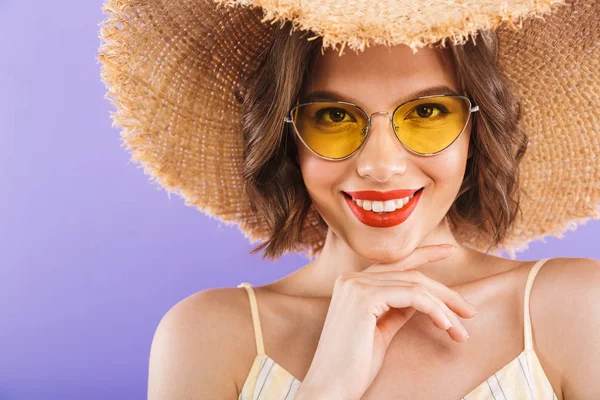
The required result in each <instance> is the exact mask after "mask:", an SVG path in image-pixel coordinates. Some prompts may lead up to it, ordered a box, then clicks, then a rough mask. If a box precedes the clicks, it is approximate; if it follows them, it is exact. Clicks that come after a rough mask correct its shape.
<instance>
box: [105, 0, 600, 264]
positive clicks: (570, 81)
mask: <svg viewBox="0 0 600 400" xmlns="http://www.w3.org/2000/svg"><path fill="white" fill-rule="evenodd" d="M396 10H400V11H396ZM104 12H105V13H106V14H107V16H108V17H107V19H106V20H105V21H104V22H103V23H102V26H101V32H100V35H101V38H102V40H103V44H102V46H101V48H100V54H99V60H100V62H101V63H102V79H103V81H104V82H105V84H106V86H107V88H108V93H107V97H108V98H110V99H111V100H112V102H113V104H114V105H115V107H116V112H115V113H113V115H112V117H113V120H114V124H115V125H117V126H119V127H121V128H122V130H121V137H122V141H123V144H124V146H125V147H127V149H128V150H129V151H131V160H132V161H134V162H139V163H140V164H141V165H142V166H143V167H144V171H145V173H146V174H148V175H149V176H151V179H153V180H155V181H156V182H157V183H158V184H159V185H160V186H161V187H163V188H164V189H165V190H167V191H168V192H169V193H171V192H172V193H176V194H178V195H180V196H181V197H182V198H183V199H184V200H185V204H186V205H189V206H194V207H196V208H198V209H199V210H200V211H202V212H204V213H206V214H208V215H211V216H214V217H217V218H219V219H220V220H221V221H224V222H226V223H232V224H238V226H239V229H240V230H241V231H242V232H243V233H244V234H245V235H246V237H248V238H249V239H250V240H251V241H253V242H254V241H258V240H264V239H266V238H267V237H268V234H269V231H268V228H267V225H266V223H265V221H264V220H263V219H262V218H261V217H260V216H259V215H256V214H254V213H253V212H252V211H251V210H250V206H249V201H248V198H247V196H246V194H245V191H244V189H243V187H244V185H243V181H242V175H241V168H242V161H243V139H242V136H241V120H240V111H241V105H240V102H239V101H238V97H239V94H240V93H243V91H244V87H243V84H244V82H245V80H246V77H247V76H249V74H250V72H251V71H252V70H253V68H256V63H255V60H256V59H257V55H258V54H260V52H261V51H262V50H264V49H265V48H266V46H267V45H268V43H269V41H270V38H271V35H272V33H273V32H274V31H275V29H280V27H279V25H280V24H279V23H273V22H275V21H286V20H290V21H292V22H293V24H294V27H295V29H301V30H309V31H312V32H314V33H315V34H317V35H319V36H320V37H322V39H323V47H324V48H329V47H335V48H337V49H339V50H342V51H343V50H344V47H345V48H346V49H350V50H356V51H361V50H364V48H365V46H368V45H375V44H386V45H396V44H406V45H409V46H410V47H411V48H413V50H415V51H416V50H417V49H418V48H420V47H423V46H426V45H429V44H431V43H436V42H438V41H440V40H442V39H444V38H448V40H451V41H452V42H453V43H455V44H460V43H464V41H465V40H467V39H468V38H469V36H475V35H476V31H477V30H478V29H494V30H495V31H496V33H497V37H498V43H499V48H498V51H499V53H498V62H499V65H500V67H501V69H502V70H503V71H504V72H505V73H506V75H507V76H508V77H509V78H510V79H511V80H512V82H513V83H514V85H515V89H516V90H517V92H518V95H519V96H520V99H521V103H522V124H523V128H524V130H525V132H526V134H527V135H528V137H529V139H530V146H529V148H528V149H527V152H526V154H525V156H524V158H523V160H522V162H521V165H520V172H519V173H520V180H521V187H522V190H523V195H522V197H521V209H522V214H520V215H519V216H518V217H517V220H516V222H515V224H514V226H513V228H512V230H511V231H510V233H509V235H508V237H507V239H506V240H505V241H504V242H503V243H502V248H503V249H504V250H505V251H507V252H508V253H509V254H511V255H512V256H514V255H515V252H516V251H520V250H523V249H526V248H527V243H528V242H530V241H532V240H534V239H539V238H543V237H544V236H546V235H552V236H557V237H561V236H562V235H563V233H564V232H565V231H567V230H568V229H575V227H576V226H577V225H578V224H579V223H582V222H585V221H587V220H588V219H590V218H600V132H599V131H600V112H598V110H599V109H600V72H599V71H600V29H599V28H600V27H599V25H600V23H599V21H600V2H598V1H597V0H578V1H568V2H563V1H536V2H531V1H529V0H520V1H511V2H497V1H496V0H485V1H484V0H477V1H440V2H433V3H428V4H427V5H425V4H424V3H421V2H415V1H413V0H394V1H391V0H388V1H377V2H374V1H336V2H320V1H318V0H317V1H311V0H289V1H285V2H282V1H274V0H272V1H268V0H265V1H260V0H256V1H248V0H233V1H223V2H222V4H220V3H216V2H214V1H210V0H144V1H139V0H107V1H106V3H105V5H104ZM475 38H476V37H475ZM325 234H326V231H325V229H324V228H323V226H322V224H320V223H319V217H318V213H317V211H316V209H315V208H314V207H312V206H311V209H310V211H309V215H308V218H307V219H306V220H305V224H304V229H303V230H302V236H301V240H300V243H298V247H297V251H300V252H305V253H306V254H308V255H309V256H311V255H313V254H314V253H315V252H316V251H318V250H319V249H320V248H321V247H322V245H323V243H324V239H325ZM454 234H455V236H456V238H457V240H459V241H460V242H461V243H463V244H465V245H468V246H470V247H473V248H476V249H480V250H483V249H486V248H487V247H488V245H489V243H488V242H489V238H485V237H483V236H473V235H472V233H470V232H469V233H467V232H461V231H457V232H454Z"/></svg>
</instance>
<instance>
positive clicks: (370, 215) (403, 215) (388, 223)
mask: <svg viewBox="0 0 600 400" xmlns="http://www.w3.org/2000/svg"><path fill="white" fill-rule="evenodd" d="M415 192H418V193H416V194H415V195H414V196H413V197H412V198H411V199H410V200H409V201H408V203H406V204H405V205H404V207H402V208H400V209H397V210H396V211H392V212H388V213H385V214H377V213H375V212H373V211H367V210H365V209H364V208H362V207H360V206H359V205H358V204H356V202H355V201H354V200H352V198H351V197H350V196H347V195H344V199H345V200H346V203H347V204H348V207H350V210H351V211H352V213H353V214H354V215H355V216H356V218H358V220H359V221H360V222H362V223H363V224H365V225H368V226H372V227H375V228H389V227H392V226H396V225H400V224H401V223H403V222H404V221H406V220H407V219H408V217H410V215H411V214H412V212H413V210H414V209H415V208H416V207H417V204H418V203H419V200H420V199H421V195H422V194H423V190H417V191H415V190H404V191H402V190H400V191H391V192H372V191H363V192H349V193H348V194H350V193H354V194H356V193H358V195H357V196H358V197H357V199H358V200H375V201H385V200H392V199H397V198H402V197H408V196H410V195H411V194H412V193H415ZM365 193H368V194H365ZM389 193H393V196H391V195H389ZM398 193H401V194H400V195H398ZM406 193H408V194H406ZM361 194H362V195H363V196H366V197H360V196H361ZM369 196H370V197H369ZM374 196H379V199H375V197H374Z"/></svg>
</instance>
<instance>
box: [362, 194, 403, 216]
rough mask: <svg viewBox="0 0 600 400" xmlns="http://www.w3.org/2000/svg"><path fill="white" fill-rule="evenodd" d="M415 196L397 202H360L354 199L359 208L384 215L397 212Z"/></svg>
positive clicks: (396, 200)
mask: <svg viewBox="0 0 600 400" xmlns="http://www.w3.org/2000/svg"><path fill="white" fill-rule="evenodd" d="M413 196H414V194H412V195H411V196H409V197H405V198H403V199H395V200H387V201H371V200H360V199H358V200H357V199H353V200H354V201H355V202H356V204H358V206H359V207H362V208H363V209H364V210H367V211H373V212H376V213H384V212H392V211H396V210H397V209H399V208H402V207H404V206H405V205H406V204H407V203H408V202H409V200H410V199H412V198H413Z"/></svg>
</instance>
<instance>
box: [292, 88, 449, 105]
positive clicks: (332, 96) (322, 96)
mask: <svg viewBox="0 0 600 400" xmlns="http://www.w3.org/2000/svg"><path fill="white" fill-rule="evenodd" d="M432 95H440V96H445V95H455V96H460V95H459V94H458V93H457V92H456V91H455V90H454V89H452V88H450V87H449V86H446V85H440V86H432V87H429V88H426V89H421V90H417V91H415V92H412V93H408V94H407V95H405V96H403V97H401V98H400V99H398V100H397V101H396V103H395V104H400V103H404V102H405V101H408V100H412V99H415V98H417V97H423V96H432ZM318 100H332V101H346V102H349V103H354V104H358V102H359V99H352V98H349V97H347V96H342V95H340V94H338V93H335V92H333V91H330V90H316V91H312V92H310V93H308V94H307V95H306V96H304V102H311V101H318Z"/></svg>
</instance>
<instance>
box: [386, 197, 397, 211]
mask: <svg viewBox="0 0 600 400" xmlns="http://www.w3.org/2000/svg"><path fill="white" fill-rule="evenodd" d="M395 209H396V200H388V201H384V202H383V211H387V212H390V211H394V210H395Z"/></svg>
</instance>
